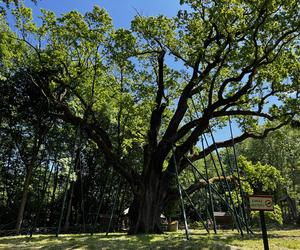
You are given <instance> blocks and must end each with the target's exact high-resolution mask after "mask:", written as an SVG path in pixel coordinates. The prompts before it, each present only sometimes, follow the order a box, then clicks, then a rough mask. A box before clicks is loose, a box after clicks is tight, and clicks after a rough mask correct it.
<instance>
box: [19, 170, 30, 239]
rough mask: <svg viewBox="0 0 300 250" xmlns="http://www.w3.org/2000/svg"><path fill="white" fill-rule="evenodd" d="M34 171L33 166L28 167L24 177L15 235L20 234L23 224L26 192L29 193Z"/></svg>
mask: <svg viewBox="0 0 300 250" xmlns="http://www.w3.org/2000/svg"><path fill="white" fill-rule="evenodd" d="M33 169H34V165H30V166H29V167H28V170H27V173H26V177H25V182H24V186H23V192H22V198H21V202H20V206H19V210H18V216H17V223H16V233H17V234H20V230H21V226H22V222H23V216H24V210H25V206H26V202H27V197H28V191H29V184H30V182H31V177H32V172H33Z"/></svg>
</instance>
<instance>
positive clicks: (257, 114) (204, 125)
mask: <svg viewBox="0 0 300 250" xmlns="http://www.w3.org/2000/svg"><path fill="white" fill-rule="evenodd" d="M180 2H181V3H182V4H185V5H184V8H185V10H183V11H179V13H178V16H177V17H175V18H172V19H170V18H167V17H165V16H158V17H141V16H139V15H138V16H136V18H135V19H134V20H133V21H132V28H131V30H125V29H114V28H113V26H112V22H111V19H110V17H109V16H108V14H107V13H106V12H105V11H104V10H103V9H100V8H99V7H95V8H94V9H93V10H92V11H91V12H88V13H86V14H85V15H81V14H80V13H78V12H76V11H71V12H70V13H67V14H64V15H62V16H61V17H59V18H57V17H55V15H54V13H52V12H49V11H43V16H42V24H41V26H39V27H38V26H37V25H36V24H35V23H33V22H32V18H31V12H30V10H29V9H26V8H20V9H19V11H18V12H16V20H17V21H16V25H17V27H18V28H19V29H20V32H19V33H18V34H19V35H16V34H13V35H10V34H9V32H8V31H7V32H6V33H5V34H7V35H6V37H5V39H4V40H1V46H3V47H4V48H5V49H6V47H8V48H9V51H10V52H11V51H14V52H15V53H14V52H13V53H8V52H7V51H6V50H5V52H6V54H5V55H6V56H7V57H10V58H13V59H14V60H12V61H13V64H12V65H9V63H8V60H5V61H4V62H5V63H6V64H7V66H6V67H7V70H6V75H5V77H8V78H9V77H11V76H12V75H14V74H15V73H16V72H18V73H20V74H23V76H24V81H26V83H27V84H29V85H32V86H35V87H36V88H37V89H39V90H40V98H42V99H43V100H44V101H45V103H47V109H48V110H47V111H48V112H50V113H51V115H53V116H55V117H58V118H60V119H62V120H64V121H65V122H67V123H70V124H72V125H74V126H75V127H80V128H81V130H83V131H85V133H86V134H87V136H88V137H89V138H90V139H91V140H93V141H94V142H95V143H96V144H97V145H98V148H99V150H100V151H101V152H102V153H103V155H104V156H105V158H106V161H107V162H108V163H109V164H110V165H111V166H112V167H113V168H114V169H115V170H116V171H117V172H118V173H119V174H120V175H121V176H122V177H123V178H125V179H126V180H127V181H128V183H129V184H130V185H131V188H132V190H133V195H134V200H133V203H132V205H131V208H130V213H129V214H130V216H131V229H130V232H132V233H155V232H159V231H160V228H159V220H160V219H159V217H160V213H161V211H162V210H163V208H164V207H165V205H166V202H167V201H168V197H169V196H170V195H172V191H173V189H172V190H171V189H170V186H171V185H172V183H173V179H174V177H175V176H176V175H175V173H176V167H178V172H179V173H181V172H182V170H184V169H185V168H186V167H187V165H188V164H187V161H186V159H185V156H186V155H188V156H189V158H190V160H191V161H196V160H198V159H201V158H202V157H203V155H204V154H203V151H204V152H205V155H207V154H208V153H209V152H211V151H213V150H214V149H215V147H214V145H211V146H208V147H207V148H205V149H202V150H200V151H199V150H198V151H193V150H192V149H193V148H194V147H195V146H197V142H198V139H199V137H200V136H201V135H203V134H205V133H207V132H209V131H210V129H211V128H212V129H214V128H215V127H216V125H218V126H223V125H224V121H225V120H226V117H228V116H231V117H232V119H234V120H235V121H236V122H237V124H238V125H239V127H240V129H241V130H242V134H241V135H240V136H238V137H237V138H235V139H234V141H235V142H240V141H243V140H244V139H246V138H249V137H254V138H260V137H264V136H265V135H266V134H267V133H268V132H269V131H272V130H275V129H277V128H280V127H282V126H283V125H285V124H287V123H289V122H290V121H291V120H292V119H298V118H299V106H300V105H299V104H300V103H299V102H300V100H299V98H298V97H299V31H300V21H299V17H298V13H299V10H300V8H299V7H300V3H299V1H296V0H294V1H286V0H259V1H248V0H243V1H235V0H222V1H216V0H207V1H195V0H181V1H180ZM11 37H13V38H14V40H15V42H14V43H13V44H12V45H10V44H7V40H8V39H12V38H11ZM3 44H4V45H3ZM1 46H0V48H1ZM18 47H21V48H22V50H20V49H18V50H16V48H18ZM10 62H11V60H10ZM270 99H272V100H274V99H276V101H275V102H274V105H272V106H271V107H270V106H268V105H266V104H267V102H268V101H269V100H270ZM297 115H298V116H297ZM231 144H232V140H231V139H230V140H226V141H222V142H217V143H216V146H217V147H226V146H230V145H231ZM141 150H143V152H142V153H141ZM137 152H138V153H137ZM191 152H194V153H191ZM188 153H191V154H188ZM133 155H135V158H134V161H132V160H131V159H132V156H133ZM132 163H133V164H132Z"/></svg>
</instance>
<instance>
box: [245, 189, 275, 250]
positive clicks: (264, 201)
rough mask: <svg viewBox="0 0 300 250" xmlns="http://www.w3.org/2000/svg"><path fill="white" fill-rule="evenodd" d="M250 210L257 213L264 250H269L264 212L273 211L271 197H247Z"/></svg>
mask: <svg viewBox="0 0 300 250" xmlns="http://www.w3.org/2000/svg"><path fill="white" fill-rule="evenodd" d="M249 204H250V209H251V210H252V211H259V215H260V223H261V231H262V237H263V242H264V249H265V250H269V243H268V234H267V226H266V220H265V214H264V211H273V210H274V207H273V200H272V196H271V195H251V196H249Z"/></svg>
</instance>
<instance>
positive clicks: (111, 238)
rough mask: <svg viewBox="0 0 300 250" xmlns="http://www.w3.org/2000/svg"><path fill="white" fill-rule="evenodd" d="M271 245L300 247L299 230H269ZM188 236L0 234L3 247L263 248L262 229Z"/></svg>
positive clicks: (271, 247) (194, 233)
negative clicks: (30, 236) (31, 236)
mask: <svg viewBox="0 0 300 250" xmlns="http://www.w3.org/2000/svg"><path fill="white" fill-rule="evenodd" d="M268 234H269V245H270V249H272V250H274V249H300V230H270V231H269V232H268ZM190 236H191V239H190V240H189V241H186V240H185V235H184V232H183V231H179V232H176V233H165V234H163V235H138V236H127V235H126V234H124V233H112V234H110V235H108V236H107V237H106V236H105V234H95V235H94V236H90V235H89V234H65V235H60V236H59V237H58V238H56V237H55V236H54V235H34V236H33V238H32V239H30V238H29V237H27V236H13V237H2V238H0V249H220V250H223V249H231V248H230V246H235V247H236V248H233V249H256V250H260V249H263V243H262V239H261V236H260V233H259V232H256V233H255V235H246V236H244V237H243V238H242V237H241V236H240V235H239V234H238V233H237V232H235V231H231V230H226V231H225V230H224V231H218V234H217V235H214V234H210V235H208V234H207V233H206V232H205V231H204V230H191V231H190Z"/></svg>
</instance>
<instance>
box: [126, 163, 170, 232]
mask: <svg viewBox="0 0 300 250" xmlns="http://www.w3.org/2000/svg"><path fill="white" fill-rule="evenodd" d="M148 169H149V171H148V174H147V175H145V177H144V178H143V179H144V182H143V186H142V187H141V188H140V190H139V191H140V192H139V193H138V194H136V195H135V197H134V200H133V202H132V204H131V206H130V209H129V223H130V229H129V234H140V233H149V234H151V233H162V230H161V228H160V214H161V213H162V209H163V200H164V199H163V198H164V194H165V192H164V189H163V188H162V185H161V178H160V177H161V174H160V173H156V172H155V169H154V168H148Z"/></svg>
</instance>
